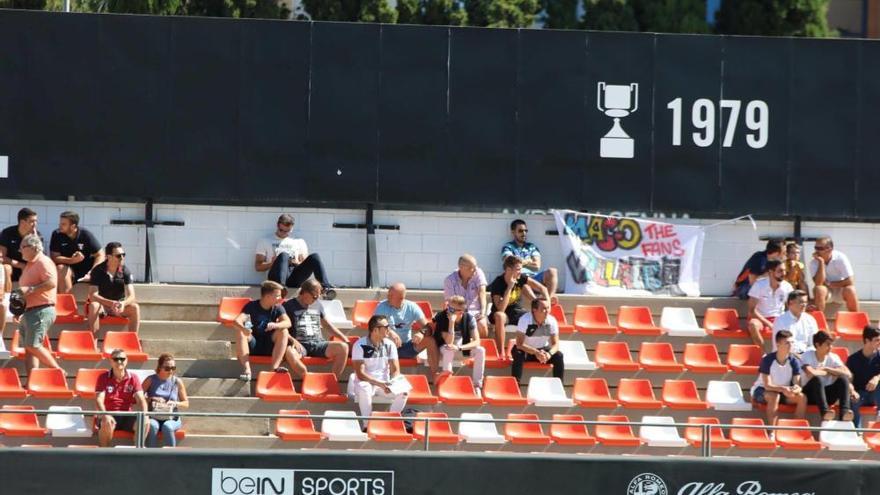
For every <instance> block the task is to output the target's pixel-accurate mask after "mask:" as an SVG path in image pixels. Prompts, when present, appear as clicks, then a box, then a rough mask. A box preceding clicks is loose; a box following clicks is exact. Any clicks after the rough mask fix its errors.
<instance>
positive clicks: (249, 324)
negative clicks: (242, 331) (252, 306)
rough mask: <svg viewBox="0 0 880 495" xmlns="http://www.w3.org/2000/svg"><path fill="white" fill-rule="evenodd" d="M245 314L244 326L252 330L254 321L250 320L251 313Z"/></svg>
mask: <svg viewBox="0 0 880 495" xmlns="http://www.w3.org/2000/svg"><path fill="white" fill-rule="evenodd" d="M245 316H247V319H245V320H244V327H245V328H247V329H248V330H253V329H254V323H253V322H252V321H251V315H245Z"/></svg>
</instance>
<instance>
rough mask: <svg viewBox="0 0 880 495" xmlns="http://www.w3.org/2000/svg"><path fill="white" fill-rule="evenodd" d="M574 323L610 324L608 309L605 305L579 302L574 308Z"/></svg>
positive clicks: (587, 324) (580, 324) (585, 324)
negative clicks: (589, 304) (588, 304)
mask: <svg viewBox="0 0 880 495" xmlns="http://www.w3.org/2000/svg"><path fill="white" fill-rule="evenodd" d="M574 324H575V325H578V326H585V327H586V326H591V325H599V326H604V325H610V324H611V320H610V319H609V318H608V310H606V309H605V306H587V305H582V304H579V305H577V306H576V307H575V308H574Z"/></svg>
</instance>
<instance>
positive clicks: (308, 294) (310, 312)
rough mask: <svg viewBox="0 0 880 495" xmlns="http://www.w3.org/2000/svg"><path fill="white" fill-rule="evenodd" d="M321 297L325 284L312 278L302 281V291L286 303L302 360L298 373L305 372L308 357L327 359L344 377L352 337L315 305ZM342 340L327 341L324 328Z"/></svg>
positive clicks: (339, 374)
mask: <svg viewBox="0 0 880 495" xmlns="http://www.w3.org/2000/svg"><path fill="white" fill-rule="evenodd" d="M320 298H321V284H320V283H318V282H316V281H314V280H312V279H309V280H306V281H304V282H303V283H302V286H301V287H300V289H299V294H297V295H296V297H295V298H292V299H290V300H288V301H287V302H285V303H284V311H285V312H286V313H287V316H289V317H290V320H291V321H292V322H293V331H292V332H291V337H292V338H293V346H294V356H295V357H296V360H297V362H298V364H297V372H298V373H299V374H301V375H305V374H306V372H307V370H306V366H305V364H303V362H302V358H304V357H317V358H327V359H329V360H330V367H331V369H332V371H333V374H334V375H336V378H337V379H338V378H341V377H342V371H343V370H344V369H345V360H346V359H348V338H346V336H345V334H344V333H342V332H340V331H339V329H338V328H336V327H335V326H333V324H332V323H330V322H329V321H327V318H325V317H324V307H323V306H321V305H320V304H315V303H317V302H318V299H320ZM322 326H323V327H324V328H326V329H327V330H329V331H330V333H331V334H332V335H333V336H335V337H337V338H339V339H340V340H341V341H335V340H334V341H327V340H324V335H323V334H322V333H321V327H322Z"/></svg>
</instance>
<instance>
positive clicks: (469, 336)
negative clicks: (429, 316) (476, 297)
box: [434, 296, 486, 395]
mask: <svg viewBox="0 0 880 495" xmlns="http://www.w3.org/2000/svg"><path fill="white" fill-rule="evenodd" d="M466 309H467V302H466V300H465V298H464V296H452V297H451V298H449V307H448V308H447V309H446V311H441V312H439V313H437V315H436V316H434V340H436V342H437V348H438V349H440V371H441V372H445V373H452V361H453V359H454V358H455V356H456V354H463V355H467V356H471V357H473V358H474V363H473V366H474V370H473V376H472V380H473V383H474V387H475V388H476V389H477V395H479V394H480V389H482V387H483V373H484V372H485V369H486V349H484V348H483V347H482V346H481V345H480V333H479V332H478V331H477V320H476V318H475V317H474V315H472V314H470V313H469V312H468V311H466Z"/></svg>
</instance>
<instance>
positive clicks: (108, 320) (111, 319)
mask: <svg viewBox="0 0 880 495" xmlns="http://www.w3.org/2000/svg"><path fill="white" fill-rule="evenodd" d="M90 302H91V301H90V300H89V299H86V316H87V317H88V316H89V303H90ZM235 316H238V315H235ZM101 324H102V325H128V318H126V317H124V316H114V315H107V314H105V315H104V316H102V317H101ZM177 431H180V430H177Z"/></svg>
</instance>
